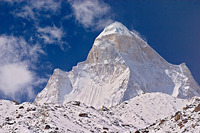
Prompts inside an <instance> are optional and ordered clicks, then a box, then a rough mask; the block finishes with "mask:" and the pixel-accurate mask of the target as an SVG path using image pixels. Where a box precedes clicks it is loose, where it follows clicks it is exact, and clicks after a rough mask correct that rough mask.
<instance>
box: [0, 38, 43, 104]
mask: <svg viewBox="0 0 200 133" xmlns="http://www.w3.org/2000/svg"><path fill="white" fill-rule="evenodd" d="M41 54H44V52H43V51H42V49H41V47H40V46H39V45H34V46H31V45H29V44H27V42H26V41H25V40H24V39H23V38H18V37H13V36H6V35H2V36H0V59H1V60H0V90H1V91H3V92H4V94H5V95H6V96H9V97H12V98H13V99H17V100H20V97H21V96H22V95H24V94H27V95H28V98H29V99H32V98H34V96H35V94H34V90H33V88H34V86H37V85H39V84H41V82H40V83H39V82H37V80H40V77H38V76H37V75H36V73H35V72H34V68H35V65H34V64H35V63H36V62H37V61H38V58H39V56H40V55H41ZM16 94H18V95H16Z"/></svg>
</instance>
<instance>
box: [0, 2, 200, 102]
mask: <svg viewBox="0 0 200 133" xmlns="http://www.w3.org/2000/svg"><path fill="white" fill-rule="evenodd" d="M114 21H119V22H121V23H123V24H124V25H125V26H126V27H128V28H129V29H130V30H135V31H137V32H138V33H140V36H141V37H142V38H143V39H145V40H146V41H147V42H148V44H149V45H150V46H151V47H153V48H154V49H155V50H156V51H157V52H158V53H159V54H160V55H161V56H162V57H163V58H165V59H166V60H167V61H168V62H170V63H173V64H177V65H178V64H180V63H182V62H185V63H186V65H187V66H188V67H189V69H190V70H191V72H192V74H193V76H194V78H195V80H196V81H197V82H198V83H199V84H200V61H199V59H200V1H199V0H174V1H172V0H125V1H122V0H105V1H103V0H99V1H98V0H96V1H95V0H91V1H84V0H76V1H75V0H62V1H59V0H48V1H45V0H44V1H42V0H40V1H39V0H30V1H28V0H27V1H22V0H20V1H19V0H18V1H14V0H3V1H2V0H1V1H0V99H15V100H17V101H19V102H23V101H33V100H34V98H35V96H36V95H37V93H38V92H40V91H41V90H42V89H43V88H44V87H45V85H46V83H47V80H48V79H49V77H50V75H51V74H52V72H53V70H54V69H55V68H60V69H62V70H64V71H70V70H71V68H72V67H73V66H75V65H76V64H77V63H78V62H80V61H84V60H85V59H86V57H87V54H88V52H89V50H90V49H91V47H92V44H93V41H94V39H95V38H96V37H97V35H98V34H99V33H100V32H101V31H102V30H103V28H104V27H105V26H107V25H108V24H110V23H112V22H114Z"/></svg>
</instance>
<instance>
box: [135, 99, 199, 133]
mask: <svg viewBox="0 0 200 133" xmlns="http://www.w3.org/2000/svg"><path fill="white" fill-rule="evenodd" d="M199 121H200V99H199V98H197V97H196V98H193V101H192V100H191V103H190V104H188V105H186V106H185V107H183V108H182V110H181V111H177V112H176V113H174V114H173V115H171V116H168V117H166V118H163V119H160V120H157V121H156V122H155V123H154V124H152V125H151V126H148V127H146V128H144V129H140V130H139V131H140V132H149V133H155V132H156V133H164V132H165V133H166V132H168V133H171V132H173V133H174V132H176V133H177V132H178V133H199V132H200V124H199Z"/></svg>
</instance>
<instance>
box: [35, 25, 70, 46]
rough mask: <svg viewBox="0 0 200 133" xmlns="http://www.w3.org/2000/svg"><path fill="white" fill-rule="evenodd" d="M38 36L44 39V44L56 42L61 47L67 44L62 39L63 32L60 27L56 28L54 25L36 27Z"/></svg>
mask: <svg viewBox="0 0 200 133" xmlns="http://www.w3.org/2000/svg"><path fill="white" fill-rule="evenodd" d="M37 32H38V34H39V35H38V36H39V38H41V39H43V40H44V43H46V44H57V45H60V47H61V49H63V44H67V43H66V42H63V41H62V38H63V37H64V35H65V33H64V32H63V29H62V28H58V27H56V26H55V25H54V26H53V27H50V26H47V27H45V28H42V27H37Z"/></svg>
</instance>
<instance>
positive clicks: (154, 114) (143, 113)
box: [0, 93, 189, 133]
mask: <svg viewBox="0 0 200 133" xmlns="http://www.w3.org/2000/svg"><path fill="white" fill-rule="evenodd" d="M186 104H189V102H188V101H187V100H183V99H179V98H174V97H172V96H170V95H167V94H162V93H147V94H142V95H140V96H137V97H135V98H133V99H131V100H129V101H126V102H123V103H121V104H119V105H117V106H113V107H112V108H106V107H104V108H102V109H99V110H98V109H95V108H94V107H92V106H87V105H85V104H83V103H80V102H76V101H72V102H69V103H66V104H65V105H64V106H63V105H60V104H44V105H43V106H39V105H34V104H32V103H27V102H26V103H22V104H20V105H16V104H15V103H14V102H11V101H6V100H0V132H1V133H10V132H20V133H32V132H34V133H35V132H58V133H66V132H67V133H71V132H77V133H84V132H85V133H88V132H95V133H100V132H101V133H102V132H104V131H106V132H123V133H125V132H130V131H131V132H135V131H136V130H139V129H140V128H144V127H146V126H149V125H150V124H152V123H154V122H156V120H157V119H161V118H165V117H167V116H169V115H171V114H173V113H174V112H176V111H178V110H180V109H182V107H184V106H186Z"/></svg>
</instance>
